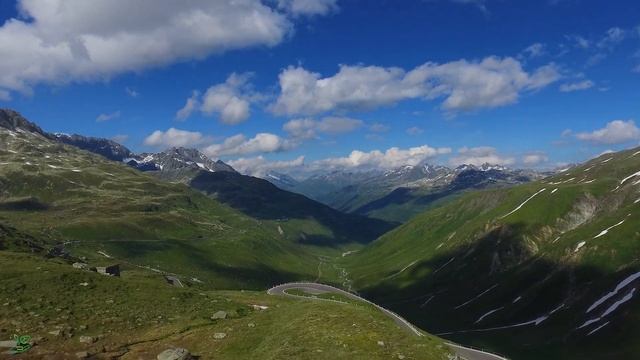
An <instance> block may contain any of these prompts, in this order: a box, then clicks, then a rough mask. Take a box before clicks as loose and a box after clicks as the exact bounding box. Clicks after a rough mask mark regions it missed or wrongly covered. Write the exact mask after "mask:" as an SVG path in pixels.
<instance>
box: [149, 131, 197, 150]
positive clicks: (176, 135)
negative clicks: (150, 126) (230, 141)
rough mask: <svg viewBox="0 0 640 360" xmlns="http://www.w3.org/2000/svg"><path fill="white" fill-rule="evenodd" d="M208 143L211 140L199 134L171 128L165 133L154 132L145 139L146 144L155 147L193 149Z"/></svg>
mask: <svg viewBox="0 0 640 360" xmlns="http://www.w3.org/2000/svg"><path fill="white" fill-rule="evenodd" d="M207 141H209V139H208V138H207V137H205V136H203V135H202V134H201V133H199V132H192V131H186V130H179V129H176V128H170V129H169V130H167V131H165V132H163V131H160V130H156V131H154V132H153V133H152V134H151V135H149V136H147V138H146V139H144V144H145V145H147V146H155V147H181V146H188V147H193V146H196V145H200V144H202V143H204V142H207Z"/></svg>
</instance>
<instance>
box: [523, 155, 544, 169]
mask: <svg viewBox="0 0 640 360" xmlns="http://www.w3.org/2000/svg"><path fill="white" fill-rule="evenodd" d="M547 161H549V157H548V156H547V155H546V154H545V153H543V152H532V153H528V154H525V155H524V156H523V157H522V163H523V164H525V165H527V166H535V165H540V164H541V163H544V162H547Z"/></svg>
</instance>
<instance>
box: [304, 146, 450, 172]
mask: <svg viewBox="0 0 640 360" xmlns="http://www.w3.org/2000/svg"><path fill="white" fill-rule="evenodd" d="M450 152H451V149H450V148H432V147H430V146H428V145H423V146H418V147H412V148H409V149H400V148H397V147H393V148H390V149H387V150H386V151H384V152H382V151H380V150H373V151H370V152H363V151H360V150H354V151H352V152H351V154H349V156H346V157H339V158H328V159H323V160H318V161H315V162H314V163H313V164H312V167H314V168H322V169H340V168H348V169H353V168H378V169H392V168H396V167H398V166H402V165H418V164H420V163H421V162H423V161H425V160H426V159H429V158H433V157H435V156H438V155H443V154H448V153H450Z"/></svg>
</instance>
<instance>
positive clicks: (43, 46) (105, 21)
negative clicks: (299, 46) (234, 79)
mask: <svg viewBox="0 0 640 360" xmlns="http://www.w3.org/2000/svg"><path fill="white" fill-rule="evenodd" d="M18 7H19V9H20V13H21V17H20V18H14V19H9V20H8V21H6V22H5V23H4V24H3V25H2V26H1V27H0V88H4V89H6V90H12V91H21V92H26V93H28V92H29V91H31V88H32V86H34V85H36V84H38V83H54V84H60V83H66V82H71V81H91V80H97V79H104V78H109V77H111V76H113V75H116V74H120V73H124V72H130V71H140V70H144V69H147V68H150V67H157V66H162V65H166V64H171V63H174V62H176V61H181V60H186V59H202V58H204V57H206V56H208V55H210V54H214V53H221V52H224V51H228V50H234V49H241V48H247V47H255V46H275V45H277V44H279V43H280V42H281V41H282V40H283V39H285V38H286V37H287V36H288V35H289V34H291V33H292V29H293V24H292V22H291V21H290V20H289V19H288V18H287V16H286V15H285V14H282V13H280V12H278V11H275V10H274V9H273V8H272V7H269V6H267V5H265V4H264V3H263V2H262V1H260V0H236V1H210V0H191V1H168V0H162V1H158V0H137V1H135V3H132V2H130V1H128V0H92V1H91V2H87V1H85V0H18Z"/></svg>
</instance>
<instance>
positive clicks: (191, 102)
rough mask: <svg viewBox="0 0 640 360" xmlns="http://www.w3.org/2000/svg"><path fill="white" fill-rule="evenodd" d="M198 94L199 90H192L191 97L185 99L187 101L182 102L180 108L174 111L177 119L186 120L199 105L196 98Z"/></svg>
mask: <svg viewBox="0 0 640 360" xmlns="http://www.w3.org/2000/svg"><path fill="white" fill-rule="evenodd" d="M199 96H200V92H198V91H197V90H194V91H193V93H192V94H191V97H190V98H188V99H187V102H186V103H185V104H184V106H183V107H182V109H180V110H178V112H176V119H177V120H186V119H187V118H188V117H189V116H191V114H193V112H194V111H196V110H197V109H198V107H199V106H200V100H198V98H199Z"/></svg>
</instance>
